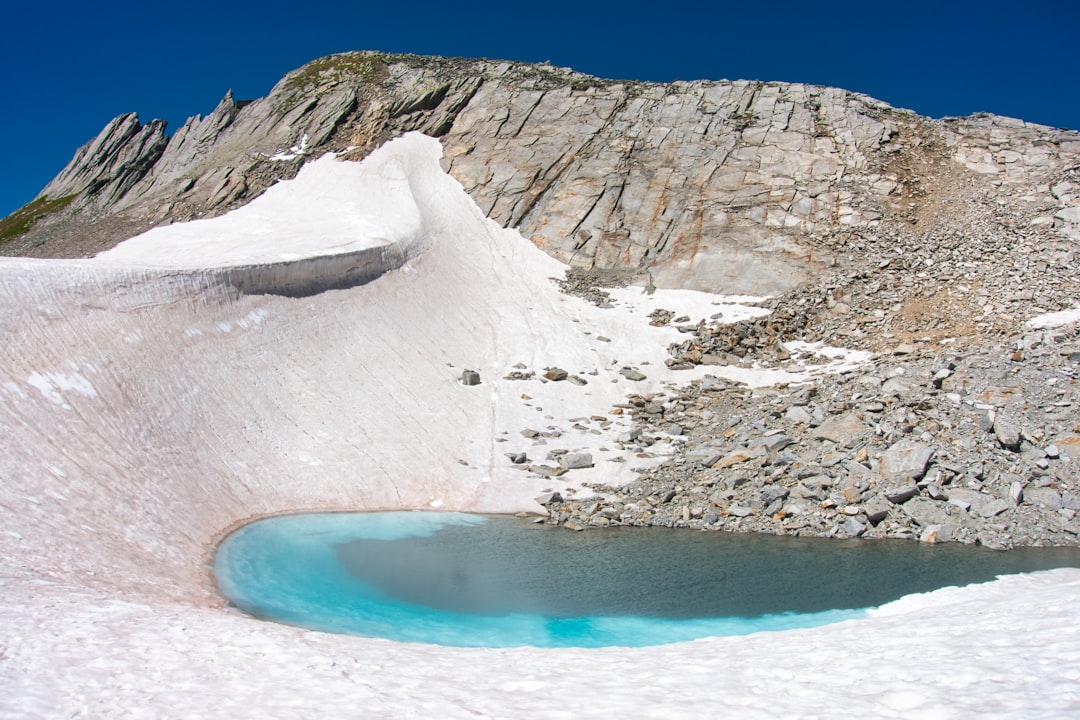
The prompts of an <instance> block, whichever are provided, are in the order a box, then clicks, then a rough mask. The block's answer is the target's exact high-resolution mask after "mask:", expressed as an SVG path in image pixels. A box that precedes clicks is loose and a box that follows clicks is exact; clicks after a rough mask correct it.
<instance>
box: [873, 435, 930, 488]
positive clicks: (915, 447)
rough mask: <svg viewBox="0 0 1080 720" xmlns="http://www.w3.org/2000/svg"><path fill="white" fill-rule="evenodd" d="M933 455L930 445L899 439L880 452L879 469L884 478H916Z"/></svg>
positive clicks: (924, 470) (924, 472)
mask: <svg viewBox="0 0 1080 720" xmlns="http://www.w3.org/2000/svg"><path fill="white" fill-rule="evenodd" d="M933 455H934V449H933V448H931V447H927V446H926V445H922V444H921V443H916V442H912V441H910V440H901V441H900V442H898V443H896V444H895V445H893V446H892V447H890V448H889V449H888V450H886V451H885V452H884V453H882V455H881V465H880V471H881V474H882V475H883V476H884V477H885V479H886V480H918V479H919V478H921V477H922V476H923V475H925V474H926V466H927V464H929V462H930V458H931V457H933Z"/></svg>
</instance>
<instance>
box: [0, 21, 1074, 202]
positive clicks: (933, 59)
mask: <svg viewBox="0 0 1080 720" xmlns="http://www.w3.org/2000/svg"><path fill="white" fill-rule="evenodd" d="M0 27H4V28H5V30H6V31H5V32H4V33H3V42H0V92H2V96H3V98H4V99H5V103H4V112H2V113H0V137H2V138H3V144H4V150H3V151H2V152H0V215H6V214H8V213H10V212H11V211H13V210H15V209H16V208H17V207H19V206H20V205H22V204H24V203H26V202H29V201H30V200H31V199H33V197H34V196H35V195H36V194H37V193H38V191H39V190H40V189H41V188H42V187H43V186H44V185H45V184H46V183H47V182H48V181H49V180H50V179H51V178H52V177H53V176H54V175H55V174H56V173H57V172H59V171H60V169H61V168H62V167H63V166H64V165H65V164H66V163H67V161H68V160H69V159H70V158H71V156H72V155H73V154H74V152H75V150H76V149H77V148H78V147H79V146H80V145H82V144H83V143H85V142H86V141H87V140H89V139H90V138H92V137H93V136H94V135H96V134H97V132H98V131H99V130H100V129H101V128H102V127H103V126H104V125H105V124H106V123H107V122H108V121H109V120H110V119H111V118H113V117H114V116H116V115H119V114H121V113H124V112H129V111H135V112H138V113H139V116H140V119H142V120H143V121H144V122H146V121H149V120H151V119H153V118H162V119H164V120H166V121H168V124H169V130H170V132H171V131H173V130H175V129H176V128H178V127H179V126H180V125H181V124H182V123H183V121H184V119H185V118H187V117H188V116H189V115H195V114H206V113H208V112H210V111H211V110H212V109H213V108H214V106H215V105H216V104H217V102H218V100H219V99H220V98H221V97H222V96H223V95H224V94H225V91H226V90H229V89H230V88H231V89H233V91H234V92H235V94H236V97H237V98H238V99H254V98H257V97H261V96H263V95H265V94H266V93H267V92H268V91H269V90H270V88H271V87H272V86H273V84H274V83H275V82H276V81H277V80H278V79H279V78H280V77H281V76H282V75H283V74H284V73H285V72H287V71H288V70H291V69H293V68H295V67H298V66H300V65H302V64H304V63H305V62H307V61H308V60H312V59H314V58H316V57H320V56H323V55H328V54H330V53H334V52H341V51H345V50H383V51H388V52H413V53H419V54H437V55H452V56H465V57H490V58H503V59H511V60H525V61H537V62H540V61H544V60H550V61H551V62H552V63H553V64H555V65H560V66H569V67H572V68H574V69H576V70H580V71H582V72H587V73H591V74H594V75H599V76H601V77H613V78H633V79H640V80H657V81H665V80H673V79H683V80H693V79H700V78H706V79H721V78H728V79H756V80H783V81H789V82H807V83H814V84H820V85H833V86H838V87H843V88H846V89H849V90H854V91H858V92H864V93H867V94H869V95H872V96H874V97H877V98H879V99H881V100H884V101H886V102H888V103H891V104H892V105H896V106H899V107H906V108H910V109H912V110H915V111H916V112H919V113H921V114H924V115H930V116H932V117H941V116H945V115H967V114H970V113H972V112H977V111H988V112H994V113H998V114H1001V115H1009V116H1012V117H1020V118H1023V119H1025V120H1030V121H1033V122H1039V123H1043V124H1047V125H1053V126H1057V127H1067V128H1072V129H1080V92H1077V90H1076V87H1077V80H1076V72H1077V69H1078V68H1080V2H1077V0H1027V1H1026V2H1021V1H1020V0H1015V1H1014V2H1000V1H997V0H989V1H987V2H981V3H974V2H969V1H968V0H961V1H958V2H948V0H938V1H937V2H924V1H923V0H899V1H897V0H894V1H893V2H881V1H880V0H879V1H878V2H875V1H874V0H862V1H860V2H848V1H846V0H845V1H842V2H826V1H824V0H819V1H818V2H787V1H786V0H772V1H771V2H742V3H727V2H696V1H694V2H690V1H688V2H680V1H679V0H669V1H668V2H651V3H642V2H636V1H635V0H624V1H622V2H610V1H609V2H602V3H597V2H588V0H578V2H573V3H569V2H565V1H564V0H549V1H548V2H540V3H524V2H519V1H517V0H504V1H503V2H501V3H492V2H487V0H475V1H474V2H467V3H447V2H445V1H444V2H428V0H412V1H411V2H393V1H392V0H382V1H380V2H323V1H321V0H308V1H307V2H302V3H295V2H294V3H283V2H276V0H264V1H263V2H251V1H250V0H235V1H232V0H219V1H218V2H206V1H205V0H188V1H186V2H182V3H175V4H168V5H167V4H162V3H154V2H149V3H148V2H139V3H134V2H128V1H127V0H120V1H118V2H112V3H109V4H108V6H107V7H95V6H94V5H92V4H89V3H70V4H69V3H67V2H52V3H44V2H40V1H38V2H29V3H27V2H20V3H17V4H16V3H9V4H8V6H7V9H5V10H3V11H0Z"/></svg>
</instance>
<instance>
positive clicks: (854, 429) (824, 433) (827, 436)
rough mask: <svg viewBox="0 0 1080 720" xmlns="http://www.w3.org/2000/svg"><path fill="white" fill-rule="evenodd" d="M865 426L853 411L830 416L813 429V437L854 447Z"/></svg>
mask: <svg viewBox="0 0 1080 720" xmlns="http://www.w3.org/2000/svg"><path fill="white" fill-rule="evenodd" d="M866 433H867V427H866V425H864V424H863V421H862V420H861V419H859V416H858V415H856V414H855V413H853V412H849V413H845V414H843V415H840V416H838V417H834V418H830V419H828V420H826V421H825V422H823V423H821V425H819V426H818V427H817V429H815V430H814V434H813V437H814V438H815V439H818V440H831V441H832V442H834V443H836V444H837V445H840V446H843V447H854V446H855V445H857V444H858V442H859V440H860V439H861V438H862V437H863V436H864V435H866Z"/></svg>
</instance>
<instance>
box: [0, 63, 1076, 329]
mask: <svg viewBox="0 0 1080 720" xmlns="http://www.w3.org/2000/svg"><path fill="white" fill-rule="evenodd" d="M163 130H164V128H163V124H162V123H161V122H160V121H153V122H151V123H148V124H147V125H145V126H142V125H140V124H139V123H138V121H137V119H136V118H135V117H134V115H124V116H121V117H119V118H117V119H116V120H114V121H113V122H112V123H110V125H109V126H108V127H107V128H106V129H105V130H103V131H102V133H101V134H100V135H99V136H98V137H97V138H95V139H94V140H93V141H92V142H91V143H90V144H89V145H88V146H87V147H85V148H83V149H82V150H80V151H79V153H78V154H77V155H76V156H75V157H74V158H73V159H72V161H71V163H70V164H69V165H68V167H67V168H65V169H64V170H63V171H62V172H61V174H60V175H59V176H58V177H57V179H56V180H54V181H53V182H52V183H50V184H49V186H47V187H46V188H45V190H44V191H43V193H42V197H47V198H56V197H59V196H60V195H63V196H65V197H66V196H69V195H74V196H76V198H77V199H76V201H75V202H74V203H72V204H71V205H69V206H68V207H67V208H66V209H65V210H64V211H62V212H57V213H55V214H54V215H51V216H48V217H44V218H41V219H39V220H38V221H37V222H36V223H35V224H34V225H33V227H31V228H30V230H29V232H27V233H24V234H22V235H20V236H18V237H16V238H14V239H13V240H11V242H8V243H7V244H6V246H4V248H3V251H4V252H7V253H31V254H37V255H48V256H77V255H85V254H89V253H93V252H96V251H98V250H101V249H104V248H105V247H108V246H110V245H112V244H115V243H116V242H119V241H121V240H123V239H124V238H125V237H128V236H130V235H132V234H134V233H135V232H138V231H142V230H144V229H146V227H147V226H148V225H150V224H161V223H169V222H175V221H180V220H188V219H192V218H196V217H205V216H213V215H217V214H220V213H223V212H225V211H227V210H229V209H231V208H233V207H236V206H237V205H239V204H243V203H245V202H247V201H248V200H249V199H251V198H252V197H254V196H256V195H258V194H259V193H261V192H262V191H263V190H264V189H265V188H266V187H268V186H269V185H271V184H273V183H274V182H276V181H277V180H279V179H282V178H288V177H291V176H292V175H293V174H295V172H296V171H297V170H298V168H299V166H300V165H301V164H302V163H303V162H304V160H305V159H306V158H309V157H315V156H318V155H321V154H322V153H324V152H327V151H334V152H338V153H340V154H341V155H342V156H343V157H345V158H359V157H362V156H364V155H365V154H366V153H368V152H370V150H371V149H373V148H375V147H377V146H378V145H380V144H381V143H382V142H384V141H385V140H387V139H389V138H391V137H394V136H397V135H400V134H402V133H404V132H407V131H412V130H416V131H421V132H424V133H427V134H429V135H433V136H436V137H439V138H440V140H441V142H442V144H443V147H444V150H445V156H444V161H443V162H444V167H445V168H446V169H447V170H448V171H449V172H450V173H451V174H452V175H453V176H454V177H456V178H457V179H458V180H459V181H460V182H461V183H462V185H463V186H464V187H465V189H466V190H467V191H468V192H469V193H470V195H472V197H473V199H474V200H475V201H476V202H477V204H478V205H479V206H480V207H481V209H482V210H483V211H484V212H485V213H487V214H488V215H489V216H490V217H492V218H494V219H495V220H497V221H498V222H500V223H502V224H503V225H507V226H514V227H517V228H519V229H520V230H521V232H522V233H523V234H524V235H525V236H526V237H528V238H530V239H531V240H532V241H533V242H534V243H535V244H536V245H538V246H539V247H541V248H543V249H545V250H546V251H548V252H550V253H551V254H553V255H555V256H556V257H559V258H560V259H563V260H565V261H567V262H570V263H572V264H573V265H574V266H577V267H581V268H636V269H639V270H641V271H644V272H647V273H649V276H650V277H651V280H652V282H654V283H655V284H657V285H659V286H683V287H696V288H699V289H710V290H723V291H726V292H750V293H754V294H778V293H781V292H783V291H785V290H788V289H790V288H792V287H794V286H796V285H798V284H800V283H801V282H803V281H805V280H806V279H808V278H810V277H814V276H815V275H816V274H817V273H818V272H819V271H821V270H822V269H824V268H827V267H829V266H831V265H834V264H835V263H837V262H839V261H842V260H843V256H844V255H845V253H846V252H847V249H849V248H850V247H851V243H859V242H864V240H863V239H862V238H865V237H866V236H868V235H873V234H874V233H875V232H876V228H878V227H879V226H882V225H883V224H888V223H889V222H892V221H896V222H903V223H908V224H911V223H922V225H921V226H920V227H929V226H930V224H928V221H932V220H933V219H934V217H936V215H935V213H939V212H940V209H941V207H942V202H947V198H946V197H945V196H947V195H948V192H949V191H950V188H954V187H957V186H960V185H962V186H963V187H964V192H965V193H966V194H967V196H969V197H971V198H975V197H977V196H978V195H979V194H980V193H984V192H985V193H991V194H996V195H1001V194H1004V193H1007V192H1009V191H1005V190H1003V189H1001V188H1006V187H1007V188H1014V189H1016V190H1017V191H1018V192H1019V194H1023V192H1029V193H1031V194H1032V197H1033V198H1036V200H1035V201H1036V203H1037V204H1041V205H1045V208H1044V209H1045V212H1044V213H1043V212H1042V211H1041V210H1040V213H1041V214H1039V215H1038V217H1035V218H1033V219H1032V225H1031V227H1032V229H1033V230H1034V231H1035V232H1037V233H1039V234H1042V235H1044V236H1046V237H1047V238H1052V237H1057V236H1067V235H1069V233H1072V232H1073V230H1075V229H1076V228H1075V227H1074V226H1075V225H1076V223H1073V222H1072V220H1071V218H1072V217H1073V215H1074V214H1075V212H1074V211H1076V210H1077V208H1078V206H1080V193H1078V192H1076V190H1075V188H1076V187H1077V186H1080V183H1078V182H1077V181H1076V179H1075V178H1074V177H1073V176H1072V175H1070V174H1069V169H1070V168H1074V167H1075V166H1076V165H1077V161H1078V158H1080V135H1078V134H1077V133H1072V132H1068V131H1060V130H1054V129H1052V128H1046V127H1041V126H1036V125H1030V124H1026V123H1023V122H1020V121H1015V120H1010V119H1007V118H998V117H993V116H985V115H980V116H973V117H971V118H965V119H946V120H944V121H933V120H929V119H926V118H921V117H919V116H917V115H915V114H913V113H911V112H909V111H904V110H897V109H894V108H892V107H890V106H888V105H886V104H884V103H882V102H879V101H877V100H874V99H872V98H869V97H866V96H864V95H858V94H855V93H850V92H847V91H844V90H839V89H835V88H824V87H815V86H809V85H798V84H787V83H762V82H751V81H715V82H710V81H695V82H675V83H671V84H667V85H662V84H651V83H638V82H623V81H608V80H600V79H597V78H593V77H589V76H587V75H583V74H580V73H576V72H573V71H571V70H568V69H564V68H555V67H551V66H548V65H530V64H521V63H509V62H493V61H484V60H475V61H474V60H460V59H447V58H428V57H417V56H408V55H386V54H379V53H345V54H342V55H334V56H330V57H326V58H321V59H319V60H315V61H313V62H311V63H308V64H307V65H305V66H304V67H302V68H299V69H297V70H295V71H293V72H291V73H289V74H288V75H286V76H285V77H284V78H283V79H282V80H281V81H280V82H279V83H278V84H277V85H276V86H275V87H274V88H273V89H272V90H271V92H270V93H269V95H268V96H267V97H265V98H261V99H259V100H255V101H253V102H245V101H236V100H235V99H234V98H233V97H232V94H231V93H229V94H226V95H225V97H224V98H223V100H222V101H221V103H220V104H219V105H218V106H217V108H215V109H214V110H213V112H211V113H210V114H209V115H207V116H206V117H200V116H195V117H193V118H191V119H189V120H188V121H187V122H186V123H185V124H184V125H183V126H182V127H181V128H180V129H178V130H177V131H176V133H175V134H174V135H173V136H172V137H171V138H166V136H165V135H164V132H163ZM1044 196H1045V197H1044ZM950 209H951V208H950ZM966 211H970V212H971V213H974V214H975V215H977V216H978V217H981V218H987V219H990V218H992V217H993V215H994V212H995V209H994V207H992V206H990V205H986V204H983V203H981V202H973V203H970V207H968V208H966ZM90 217H93V218H94V219H95V223H94V225H93V226H91V225H89V224H88V222H87V221H88V219H89V218H90ZM844 305H845V304H844V303H842V302H841V303H840V304H839V305H838V306H837V307H838V308H842V307H843V306H844ZM838 312H839V310H838Z"/></svg>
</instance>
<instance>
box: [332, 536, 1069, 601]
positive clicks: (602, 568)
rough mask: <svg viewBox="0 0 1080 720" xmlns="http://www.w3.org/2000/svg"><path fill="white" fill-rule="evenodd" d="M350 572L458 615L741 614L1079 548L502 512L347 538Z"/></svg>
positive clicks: (885, 593)
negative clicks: (575, 522)
mask: <svg viewBox="0 0 1080 720" xmlns="http://www.w3.org/2000/svg"><path fill="white" fill-rule="evenodd" d="M337 554H338V557H339V558H340V560H341V563H342V565H343V566H344V567H345V569H346V571H347V572H349V573H350V574H351V575H353V576H354V577H356V578H357V579H359V580H362V581H363V582H365V583H369V584H371V585H373V586H375V587H377V588H378V589H380V590H381V591H382V592H384V593H386V594H387V595H391V596H393V597H396V598H400V599H402V600H404V601H406V602H410V603H416V604H419V605H424V606H427V607H432V608H437V609H439V610H447V611H450V612H455V613H474V614H479V615H502V614H507V613H536V614H542V615H546V616H549V617H559V618H566V617H582V616H589V615H636V616H645V617H663V618H676V619H683V618H706V617H724V616H728V617H745V618H752V617H757V616H760V615H769V614H775V613H789V612H794V613H817V612H823V611H826V610H837V609H855V608H866V607H876V606H878V605H882V604H884V603H887V602H890V601H892V600H896V599H897V598H900V597H902V596H904V595H909V594H912V593H922V592H927V591H930V590H936V589H938V588H942V587H947V586H950V585H968V584H971V583H978V582H986V581H989V580H993V579H994V578H995V577H997V576H998V575H1006V574H1013V573H1020V572H1032V571H1035V570H1046V569H1050V568H1055V567H1062V566H1070V565H1071V566H1080V552H1078V551H1077V550H1076V549H1074V548H1050V549H1047V548H1030V549H1019V550H1013V551H1009V552H995V551H991V550H987V549H985V548H981V547H971V546H963V545H955V544H945V545H927V544H924V543H915V542H905V541H888V540H882V541H873V540H830V539H824V538H792V537H780V536H772V535H757V534H732V533H719V532H702V531H700V530H687V529H669V528H631V527H623V528H619V527H616V528H603V529H601V528H597V529H591V530H588V531H585V532H580V533H575V532H571V531H567V530H566V529H564V528H556V527H551V526H545V525H535V524H531V523H529V522H528V521H523V520H521V519H518V518H509V517H492V518H490V519H489V520H488V522H486V523H484V524H483V525H482V526H480V527H462V526H452V527H447V528H444V529H442V530H440V531H439V532H438V533H437V534H435V535H432V536H430V537H412V538H403V539H399V540H355V541H353V542H350V543H346V544H343V545H341V546H339V547H338V548H337Z"/></svg>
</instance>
